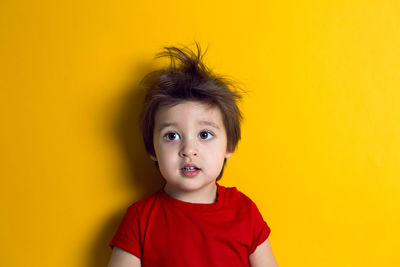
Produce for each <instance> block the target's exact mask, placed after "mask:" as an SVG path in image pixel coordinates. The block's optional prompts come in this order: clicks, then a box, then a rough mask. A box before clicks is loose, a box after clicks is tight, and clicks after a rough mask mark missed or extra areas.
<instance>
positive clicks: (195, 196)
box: [164, 183, 217, 204]
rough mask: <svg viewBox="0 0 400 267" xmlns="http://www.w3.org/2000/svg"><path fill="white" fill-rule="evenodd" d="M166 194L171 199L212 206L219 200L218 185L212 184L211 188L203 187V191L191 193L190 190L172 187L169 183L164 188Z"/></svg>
mask: <svg viewBox="0 0 400 267" xmlns="http://www.w3.org/2000/svg"><path fill="white" fill-rule="evenodd" d="M164 192H165V193H167V194H168V195H169V196H170V197H173V198H175V199H178V200H181V201H184V202H190V203H198V204H211V203H214V202H216V200H217V184H216V183H212V184H210V185H209V186H206V187H203V188H201V189H198V190H195V191H190V190H180V189H177V188H174V187H172V186H171V185H169V184H168V183H167V184H166V185H165V187H164Z"/></svg>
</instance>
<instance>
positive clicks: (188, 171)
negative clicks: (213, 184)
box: [181, 164, 201, 177]
mask: <svg viewBox="0 0 400 267" xmlns="http://www.w3.org/2000/svg"><path fill="white" fill-rule="evenodd" d="M181 171H182V174H183V175H184V176H186V177H194V176H196V175H197V174H199V172H200V171H201V169H200V168H198V167H197V166H196V165H194V164H185V166H183V167H182V168H181Z"/></svg>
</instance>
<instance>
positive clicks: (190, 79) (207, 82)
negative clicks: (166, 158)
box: [140, 43, 242, 181]
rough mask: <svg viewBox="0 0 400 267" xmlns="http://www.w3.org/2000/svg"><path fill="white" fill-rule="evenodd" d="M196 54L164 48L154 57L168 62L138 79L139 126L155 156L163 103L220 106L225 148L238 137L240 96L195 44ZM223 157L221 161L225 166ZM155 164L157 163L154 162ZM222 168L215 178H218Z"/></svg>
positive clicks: (232, 143)
mask: <svg viewBox="0 0 400 267" xmlns="http://www.w3.org/2000/svg"><path fill="white" fill-rule="evenodd" d="M196 48H197V54H196V53H194V52H193V51H192V50H190V49H189V48H188V47H183V48H177V47H174V46H170V47H164V49H163V50H162V51H161V52H159V53H158V54H157V55H156V58H163V57H169V59H170V64H169V65H168V66H167V67H166V68H163V69H160V70H156V71H152V72H150V73H148V74H147V75H146V76H145V77H144V78H143V79H142V81H141V82H140V87H142V88H144V89H145V90H146V96H145V99H144V106H143V109H142V112H141V116H140V127H141V131H142V135H143V141H144V145H145V147H146V151H147V152H148V153H149V154H150V155H153V156H155V151H154V145H153V131H154V121H155V114H156V112H157V110H158V109H159V108H160V107H162V106H174V105H177V104H179V103H182V102H183V101H189V100H191V101H199V102H201V103H204V104H208V105H210V106H213V107H214V106H216V107H218V108H219V109H220V111H221V114H222V119H223V123H224V126H225V130H226V133H227V151H228V152H233V151H234V150H235V149H236V147H237V144H238V142H239V140H240V138H241V134H240V124H241V121H242V115H241V112H240V110H239V108H238V106H237V101H238V100H240V99H241V98H242V97H241V95H240V94H239V93H238V91H237V90H236V89H237V87H235V86H233V82H232V81H231V80H228V79H227V78H225V77H222V76H218V75H216V74H214V73H213V72H212V71H211V70H210V69H208V68H207V67H206V66H205V65H204V63H203V62H202V60H203V56H204V54H202V53H201V49H200V46H199V45H198V44H197V43H196ZM225 163H226V159H225V161H224V166H225ZM156 165H157V162H156ZM222 173H223V168H222V170H221V173H220V175H219V176H218V178H217V181H218V180H219V179H220V178H221V176H222Z"/></svg>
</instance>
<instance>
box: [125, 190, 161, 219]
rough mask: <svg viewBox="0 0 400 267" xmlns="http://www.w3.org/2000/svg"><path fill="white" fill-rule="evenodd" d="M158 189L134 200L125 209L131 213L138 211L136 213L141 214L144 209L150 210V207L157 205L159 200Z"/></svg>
mask: <svg viewBox="0 0 400 267" xmlns="http://www.w3.org/2000/svg"><path fill="white" fill-rule="evenodd" d="M160 190H162V189H159V190H157V191H156V192H154V193H152V194H151V195H149V196H146V197H144V198H141V199H139V200H137V201H135V202H133V203H132V204H131V205H130V206H129V207H128V208H127V211H128V212H131V213H138V214H143V213H145V212H146V211H148V210H150V209H151V208H152V207H154V206H155V205H157V203H158V202H159V201H160V197H159V195H160Z"/></svg>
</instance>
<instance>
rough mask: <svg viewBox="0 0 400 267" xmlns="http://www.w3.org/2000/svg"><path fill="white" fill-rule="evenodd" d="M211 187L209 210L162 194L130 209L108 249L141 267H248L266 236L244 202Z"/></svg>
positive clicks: (228, 191) (249, 203) (257, 214)
mask: <svg viewBox="0 0 400 267" xmlns="http://www.w3.org/2000/svg"><path fill="white" fill-rule="evenodd" d="M216 184H217V201H216V202H214V203H210V204H202V203H189V202H184V201H181V200H178V199H175V198H173V197H171V196H169V195H168V194H166V193H165V192H164V190H163V188H161V189H160V190H159V191H157V192H156V193H154V194H153V195H151V196H149V197H146V198H144V199H142V200H139V201H138V202H136V203H133V204H132V205H131V206H129V207H128V208H127V210H126V213H125V216H124V218H123V219H122V221H121V223H120V225H119V227H118V229H117V232H116V234H115V235H114V237H113V239H112V241H111V242H110V244H109V246H110V247H111V248H113V247H114V246H117V247H119V248H122V249H124V250H126V251H128V252H130V253H132V254H133V255H136V256H137V257H139V258H140V259H141V264H142V266H143V267H146V266H157V267H161V266H165V267H167V266H171V267H180V266H182V267H187V266H191V267H197V266H199V267H200V266H202V267H203V266H207V267H209V266H218V267H223V266H229V267H231V266H249V255H250V254H252V253H253V252H254V250H255V249H256V248H257V246H258V245H260V244H261V243H263V242H264V241H265V240H266V239H267V238H268V236H269V234H270V232H271V230H270V228H269V227H268V225H267V223H266V222H265V221H264V220H263V218H262V215H261V214H260V212H259V210H258V209H257V206H256V205H255V204H254V202H253V201H252V200H250V198H248V197H247V196H246V195H244V194H243V193H241V192H239V191H238V190H237V189H236V187H224V186H221V185H219V184H218V183H216Z"/></svg>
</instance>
